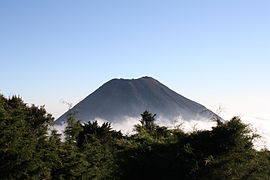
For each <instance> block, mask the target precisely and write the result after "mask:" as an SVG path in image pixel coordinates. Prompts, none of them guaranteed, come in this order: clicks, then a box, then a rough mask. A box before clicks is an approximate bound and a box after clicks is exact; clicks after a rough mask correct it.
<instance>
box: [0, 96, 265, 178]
mask: <svg viewBox="0 0 270 180" xmlns="http://www.w3.org/2000/svg"><path fill="white" fill-rule="evenodd" d="M52 125H53V117H52V116H51V115H50V114H48V113H47V112H46V110H45V109H44V107H36V106H34V105H33V106H27V105H26V104H25V103H24V102H23V101H22V100H21V98H19V97H12V98H5V97H3V96H0V178H1V179H97V180H98V179H136V180H137V179H270V152H269V151H267V150H262V151H256V150H254V149H253V140H254V138H256V137H257V135H255V134H253V133H252V131H250V129H249V128H248V126H247V125H245V124H243V123H242V122H241V120H240V119H239V118H238V117H234V118H233V119H231V120H229V121H224V122H221V121H217V125H216V126H215V127H213V128H212V130H211V131H208V130H204V131H194V132H191V133H185V132H184V131H182V130H181V128H175V129H168V128H166V127H160V126H158V125H156V124H155V115H152V114H151V113H149V112H147V111H146V112H144V113H143V114H142V119H141V121H140V122H138V125H136V126H135V131H136V133H135V134H133V135H130V136H126V135H123V134H122V133H121V132H117V131H115V130H113V129H112V128H111V126H110V123H103V124H101V125H99V124H98V123H97V122H89V123H87V124H81V123H79V121H77V120H76V119H75V118H74V116H73V115H72V114H71V115H70V116H69V117H68V120H67V127H66V130H65V132H64V134H65V140H64V141H63V140H61V135H60V134H58V133H57V131H55V130H52V129H51V127H52Z"/></svg>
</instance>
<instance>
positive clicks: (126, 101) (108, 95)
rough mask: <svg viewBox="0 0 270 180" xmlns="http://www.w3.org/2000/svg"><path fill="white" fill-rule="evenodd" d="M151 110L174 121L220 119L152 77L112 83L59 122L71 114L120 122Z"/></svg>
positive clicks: (87, 119) (88, 119) (104, 86)
mask: <svg viewBox="0 0 270 180" xmlns="http://www.w3.org/2000/svg"><path fill="white" fill-rule="evenodd" d="M145 110H148V111H150V112H151V113H154V114H157V118H163V119H167V120H168V121H173V120H174V119H175V118H181V119H183V120H201V119H208V120H209V119H213V118H217V117H218V116H217V115H216V114H215V113H213V112H212V111H210V110H209V109H207V108H206V107H204V106H203V105H201V104H199V103H196V102H194V101H192V100H190V99H188V98H186V97H184V96H182V95H180V94H178V93H176V92H174V91H173V90H171V89H169V88H168V87H167V86H165V85H163V84H162V83H160V82H159V81H157V80H156V79H154V78H151V77H142V78H139V79H112V80H110V81H108V82H107V83H105V84H103V85H102V86H101V87H100V88H98V89H97V90H96V91H94V92H93V93H92V94H90V95H89V96H87V97H86V98H85V99H83V100H82V101H81V102H79V103H78V104H76V105H75V106H74V107H73V108H72V109H70V110H68V111H67V112H66V113H64V114H63V115H62V116H61V117H59V118H58V119H57V120H56V124H61V123H63V122H65V121H66V119H67V115H68V114H69V113H73V112H75V117H76V119H78V120H80V121H82V122H88V121H91V120H95V119H96V118H101V119H105V120H107V121H110V122H119V121H121V120H123V119H125V118H128V117H138V116H140V114H141V113H142V112H143V111H145Z"/></svg>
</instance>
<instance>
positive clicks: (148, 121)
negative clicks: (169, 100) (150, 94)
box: [140, 111, 156, 132]
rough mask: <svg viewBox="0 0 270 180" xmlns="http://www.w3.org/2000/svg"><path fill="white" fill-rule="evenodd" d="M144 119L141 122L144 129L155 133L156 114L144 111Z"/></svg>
mask: <svg viewBox="0 0 270 180" xmlns="http://www.w3.org/2000/svg"><path fill="white" fill-rule="evenodd" d="M141 116H142V119H141V120H140V122H141V124H142V128H143V129H144V130H146V131H149V132H151V131H153V130H154V128H155V117H156V114H154V115H152V113H150V112H148V111H144V112H143V113H142V114H141Z"/></svg>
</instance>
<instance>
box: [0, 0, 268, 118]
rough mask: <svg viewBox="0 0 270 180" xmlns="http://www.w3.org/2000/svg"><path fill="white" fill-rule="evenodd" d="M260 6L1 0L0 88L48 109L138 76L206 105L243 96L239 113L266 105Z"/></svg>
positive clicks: (57, 110)
mask: <svg viewBox="0 0 270 180" xmlns="http://www.w3.org/2000/svg"><path fill="white" fill-rule="evenodd" d="M269 9H270V1H268V0H265V1H263V0H256V1H254V0H226V1H225V0H224V1H217V0H212V1H210V0H186V1H181V0H175V1H173V0H163V1H160V0H130V1H126V0H122V1H119V0H107V1H105V0H96V1H94V0H93V1H79V0H78V1H71V0H58V1H55V0H47V1H37V0H32V1H29V0H23V1H22V0H17V1H16V0H13V1H11V0H1V1H0V66H1V68H0V84H1V85H0V93H3V94H4V95H6V96H10V95H13V94H18V95H21V96H22V97H23V98H24V99H25V100H26V101H27V102H29V103H36V104H39V105H41V104H46V107H47V109H48V110H49V111H50V112H52V113H53V114H54V115H55V116H56V117H57V116H59V115H60V114H61V113H63V111H65V110H66V107H65V105H63V104H62V103H61V102H60V101H61V99H65V100H66V101H70V102H73V103H76V102H78V101H79V100H81V99H82V98H84V97H85V96H86V95H88V94H89V93H91V92H93V91H94V90H95V89H96V88H98V87H99V86H100V85H102V84H103V83H104V82H106V81H108V80H110V79H112V78H115V77H123V78H138V77H141V76H145V75H147V76H152V77H154V78H156V79H158V80H159V81H161V82H163V83H164V84H166V85H167V86H169V87H170V88H172V89H173V90H175V91H177V92H178V93H181V94H183V95H184V96H187V97H189V98H191V99H193V100H196V101H199V102H200V103H202V104H204V105H207V106H208V107H209V106H213V107H212V108H215V107H216V105H217V104H218V103H220V104H225V105H226V106H229V105H230V106H231V105H233V104H234V105H235V106H236V105H237V106H240V105H241V103H240V101H241V102H242V104H245V105H246V104H247V103H246V102H245V100H246V101H247V98H249V100H248V102H249V103H250V106H248V105H246V108H244V109H239V111H241V113H242V112H244V111H250V112H245V113H265V114H267V113H268V111H269V110H266V108H265V106H268V107H270V104H269V101H270V95H269V94H270V93H269V92H270V83H269V81H270V80H269V79H270V21H269V20H270V11H269ZM237 98H239V99H237ZM228 102H231V104H228ZM255 107H256V108H257V109H258V111H256V112H255V111H252V110H254V108H255ZM263 107H264V108H263ZM268 107H267V108H268ZM262 109H265V110H262ZM235 110H238V109H237V108H236V109H235ZM239 113H240V112H239ZM268 114H269V113H268Z"/></svg>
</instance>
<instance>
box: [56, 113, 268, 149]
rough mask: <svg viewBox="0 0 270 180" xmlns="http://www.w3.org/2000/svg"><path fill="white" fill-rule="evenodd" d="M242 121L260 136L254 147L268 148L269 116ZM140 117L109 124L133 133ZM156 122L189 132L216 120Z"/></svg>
mask: <svg viewBox="0 0 270 180" xmlns="http://www.w3.org/2000/svg"><path fill="white" fill-rule="evenodd" d="M241 119H242V121H243V122H244V123H246V124H248V125H249V127H250V128H251V129H252V130H253V132H255V133H257V134H259V135H260V136H261V137H260V138H258V139H256V141H255V142H254V145H255V148H256V149H257V150H260V149H265V148H267V149H269V148H270V118H265V117H257V116H242V117H241ZM139 120H140V117H124V118H123V120H122V121H120V122H112V123H111V126H112V128H113V129H115V130H117V131H118V130H121V131H122V133H123V134H125V135H131V134H134V133H135V132H134V125H136V124H140V122H139ZM92 121H97V122H98V123H99V124H102V123H104V122H107V120H105V119H101V118H96V119H94V120H92ZM156 123H157V124H158V125H160V126H166V127H168V128H170V129H172V128H176V127H179V128H180V129H182V130H184V131H185V132H191V131H194V130H211V129H212V127H214V126H216V122H214V121H212V120H207V119H201V120H189V121H187V120H183V119H182V118H181V117H177V118H175V119H174V120H173V121H172V120H168V119H164V118H162V117H159V118H157V121H156ZM65 127H66V124H62V125H55V126H54V128H55V129H56V130H58V132H60V133H63V132H64V130H65Z"/></svg>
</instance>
